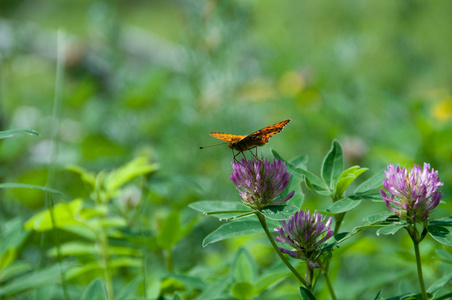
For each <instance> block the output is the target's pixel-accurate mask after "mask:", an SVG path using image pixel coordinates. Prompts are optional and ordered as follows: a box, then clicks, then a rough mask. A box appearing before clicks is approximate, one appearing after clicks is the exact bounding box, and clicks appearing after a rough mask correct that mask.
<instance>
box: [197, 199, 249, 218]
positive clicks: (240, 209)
mask: <svg viewBox="0 0 452 300" xmlns="http://www.w3.org/2000/svg"><path fill="white" fill-rule="evenodd" d="M188 207H190V208H191V209H194V210H196V211H199V212H201V213H203V214H209V216H213V217H217V218H219V219H228V218H234V217H237V216H240V215H242V214H244V213H246V212H252V211H253V210H252V209H250V208H248V207H246V206H245V205H243V204H242V203H240V202H233V201H214V200H212V201H198V202H193V203H190V204H189V205H188Z"/></svg>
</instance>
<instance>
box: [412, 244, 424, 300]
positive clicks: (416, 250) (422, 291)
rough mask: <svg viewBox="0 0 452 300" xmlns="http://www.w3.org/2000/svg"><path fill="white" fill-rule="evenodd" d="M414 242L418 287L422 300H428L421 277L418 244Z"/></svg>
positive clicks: (422, 277)
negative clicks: (419, 287)
mask: <svg viewBox="0 0 452 300" xmlns="http://www.w3.org/2000/svg"><path fill="white" fill-rule="evenodd" d="M413 242H414V253H415V254H416V265H417V275H418V277H419V285H420V286H421V293H422V299H423V300H428V297H427V291H426V290H425V283H424V276H423V275H422V262H421V253H420V251H419V242H418V241H415V240H413Z"/></svg>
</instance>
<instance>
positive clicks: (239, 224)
mask: <svg viewBox="0 0 452 300" xmlns="http://www.w3.org/2000/svg"><path fill="white" fill-rule="evenodd" d="M262 232H263V229H262V227H261V224H260V222H259V221H256V220H246V221H234V222H228V223H226V224H223V225H221V226H220V227H218V228H217V229H216V230H214V231H213V232H211V233H210V234H209V235H207V236H206V238H205V239H204V240H203V241H202V246H203V247H206V246H207V245H209V244H212V243H216V242H219V241H222V240H226V239H230V238H233V237H238V236H246V235H252V234H257V233H262Z"/></svg>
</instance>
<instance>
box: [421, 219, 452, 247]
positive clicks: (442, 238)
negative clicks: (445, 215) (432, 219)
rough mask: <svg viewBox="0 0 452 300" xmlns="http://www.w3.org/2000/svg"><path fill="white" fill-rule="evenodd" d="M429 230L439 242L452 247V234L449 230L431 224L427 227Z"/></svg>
mask: <svg viewBox="0 0 452 300" xmlns="http://www.w3.org/2000/svg"><path fill="white" fill-rule="evenodd" d="M427 230H428V233H430V235H431V236H432V238H434V239H435V240H436V241H437V242H439V243H441V244H443V245H446V246H450V247H452V233H451V232H450V231H449V229H447V228H446V227H443V226H439V225H432V224H430V225H428V226H427Z"/></svg>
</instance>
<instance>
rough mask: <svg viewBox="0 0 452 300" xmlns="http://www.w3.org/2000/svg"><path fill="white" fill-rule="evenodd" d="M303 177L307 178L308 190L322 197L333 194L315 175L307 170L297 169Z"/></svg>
mask: <svg viewBox="0 0 452 300" xmlns="http://www.w3.org/2000/svg"><path fill="white" fill-rule="evenodd" d="M296 170H297V172H299V173H300V174H301V175H302V176H304V178H305V183H306V186H307V187H308V189H310V190H311V191H313V192H316V193H318V194H320V195H324V196H328V195H330V194H331V192H330V190H329V189H328V186H327V185H326V184H325V182H323V181H322V180H321V179H320V178H319V177H317V176H316V175H315V174H314V173H311V172H309V171H308V170H305V169H299V168H297V169H296Z"/></svg>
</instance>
